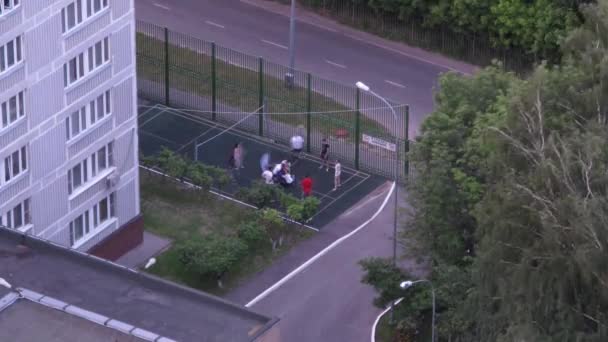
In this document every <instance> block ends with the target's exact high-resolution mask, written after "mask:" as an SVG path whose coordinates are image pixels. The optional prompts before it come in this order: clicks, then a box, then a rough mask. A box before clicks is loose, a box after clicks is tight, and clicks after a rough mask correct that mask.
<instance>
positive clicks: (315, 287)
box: [228, 184, 412, 342]
mask: <svg viewBox="0 0 608 342" xmlns="http://www.w3.org/2000/svg"><path fill="white" fill-rule="evenodd" d="M388 185H390V184H388ZM389 188H390V186H385V187H383V188H381V189H380V190H379V191H377V192H376V193H375V194H373V195H371V196H369V197H368V198H367V199H364V200H362V201H361V203H359V204H358V205H356V206H355V207H353V209H352V210H351V211H349V212H347V213H346V214H345V216H342V217H340V218H338V219H337V220H336V221H335V222H334V223H332V224H331V225H330V226H329V227H325V230H326V231H327V235H330V234H331V235H332V236H331V237H330V236H323V235H322V234H320V235H319V236H318V237H316V238H313V239H311V240H310V241H309V242H306V243H303V244H302V245H300V246H298V247H297V248H296V249H294V251H293V253H290V254H289V255H288V256H287V257H286V258H284V259H282V260H280V262H279V263H277V264H276V265H273V267H271V268H270V269H268V270H267V272H263V273H262V274H260V275H259V276H257V277H255V278H254V279H252V280H251V281H250V284H248V285H245V286H243V287H242V288H240V289H237V290H236V291H234V292H233V293H231V294H229V296H228V298H229V299H231V300H235V301H237V302H239V303H245V302H246V301H247V300H248V298H249V300H250V299H251V298H253V297H252V295H253V294H255V293H256V292H258V293H260V292H263V291H260V289H261V288H262V287H263V286H262V284H264V286H272V285H271V283H272V281H271V280H272V279H276V278H278V277H279V276H280V274H287V273H289V269H290V268H291V269H295V268H297V267H298V266H299V264H298V263H301V262H304V261H305V260H303V259H305V258H304V255H310V254H313V253H314V252H315V251H319V250H322V249H323V247H322V246H320V245H323V244H325V245H328V244H330V243H331V242H332V238H333V239H334V240H335V239H337V238H339V237H341V236H343V235H345V234H347V233H349V232H351V231H352V230H353V229H355V228H357V225H359V224H361V223H363V222H365V221H366V220H369V218H370V217H371V216H372V215H374V213H375V212H376V211H377V210H378V208H379V207H380V206H381V205H382V203H383V202H384V200H385V199H386V197H387V195H388V190H389ZM399 197H400V198H401V197H402V196H399ZM404 202H405V200H404V199H402V200H401V201H400V204H399V206H400V207H402V206H404V205H405V204H404ZM393 208H394V206H393V197H392V196H391V198H390V199H388V201H387V204H386V206H385V207H384V210H382V211H381V212H380V213H379V215H378V216H376V217H375V218H374V219H373V220H372V221H371V222H370V223H369V224H368V225H366V226H365V227H364V228H362V229H361V230H360V231H358V232H357V233H355V234H354V235H352V236H351V237H349V238H348V239H345V240H343V241H342V242H341V243H340V244H338V245H337V246H336V247H335V248H333V249H331V250H329V251H328V252H327V253H325V254H324V255H322V256H321V257H319V258H318V259H316V260H315V261H314V262H312V263H310V264H309V266H308V267H306V268H305V269H303V270H302V271H301V272H299V273H297V274H295V275H293V276H292V277H290V279H289V280H287V281H286V282H284V283H283V284H282V285H281V286H280V287H278V288H276V289H275V290H274V291H272V292H270V293H269V294H267V296H265V297H263V298H262V299H260V300H259V301H256V302H255V303H254V304H253V305H251V306H250V307H251V308H252V309H254V310H255V311H258V312H260V313H263V314H267V315H273V316H276V317H279V318H280V319H281V335H282V336H281V337H282V338H283V340H285V341H290V342H300V341H302V342H305V341H306V342H308V341H336V342H339V341H345V342H346V341H348V342H356V341H362V342H363V341H369V338H370V331H371V327H372V324H373V322H374V319H375V318H376V316H377V315H378V314H379V313H380V311H381V310H380V309H378V308H376V307H374V306H373V304H372V301H373V298H374V297H375V296H376V293H375V291H374V290H373V289H372V288H371V287H369V286H367V285H364V284H362V283H361V277H362V276H363V272H362V269H361V267H360V266H359V264H358V262H359V261H360V260H361V259H364V258H367V257H372V256H378V257H390V256H391V255H392V235H393ZM306 260H307V259H306ZM275 266H277V267H276V268H275ZM409 266H412V265H409ZM277 280H279V279H276V280H275V281H277Z"/></svg>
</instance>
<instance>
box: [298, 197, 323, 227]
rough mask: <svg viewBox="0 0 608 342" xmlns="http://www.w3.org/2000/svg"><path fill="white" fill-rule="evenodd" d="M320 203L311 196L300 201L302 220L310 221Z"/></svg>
mask: <svg viewBox="0 0 608 342" xmlns="http://www.w3.org/2000/svg"><path fill="white" fill-rule="evenodd" d="M320 204H321V201H320V200H319V199H318V198H316V197H313V196H309V197H306V198H304V199H303V200H302V206H303V210H302V220H304V221H308V220H310V219H311V218H312V217H313V216H314V215H315V214H316V213H317V210H319V205H320Z"/></svg>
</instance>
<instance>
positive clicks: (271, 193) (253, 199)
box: [236, 181, 281, 209]
mask: <svg viewBox="0 0 608 342" xmlns="http://www.w3.org/2000/svg"><path fill="white" fill-rule="evenodd" d="M280 193H281V190H280V189H278V188H277V187H275V186H272V185H268V184H264V183H263V182H260V181H256V182H254V183H253V184H252V185H251V187H249V188H248V189H245V188H241V189H239V190H238V191H237V194H236V196H237V197H238V198H240V199H241V200H243V201H245V202H247V203H249V204H252V205H254V206H256V207H258V208H260V209H261V208H270V207H273V206H275V205H276V202H277V199H278V198H279V196H280V195H279V194H280Z"/></svg>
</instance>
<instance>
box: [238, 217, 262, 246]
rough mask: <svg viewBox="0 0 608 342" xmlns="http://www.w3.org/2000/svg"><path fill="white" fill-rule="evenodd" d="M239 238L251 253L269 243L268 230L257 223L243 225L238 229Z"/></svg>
mask: <svg viewBox="0 0 608 342" xmlns="http://www.w3.org/2000/svg"><path fill="white" fill-rule="evenodd" d="M238 236H239V238H240V239H241V240H242V241H243V242H244V243H245V244H246V245H247V248H248V249H249V251H250V252H252V251H255V250H258V249H260V248H261V247H263V246H264V245H266V244H267V243H268V241H269V237H268V233H267V232H266V228H265V227H264V226H262V225H261V224H259V223H258V222H255V221H254V222H245V223H243V224H241V225H240V226H239V228H238Z"/></svg>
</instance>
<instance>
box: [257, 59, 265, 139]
mask: <svg viewBox="0 0 608 342" xmlns="http://www.w3.org/2000/svg"><path fill="white" fill-rule="evenodd" d="M259 64H260V66H259V71H258V72H259V87H260V94H259V95H260V98H259V102H258V106H259V107H260V115H258V120H259V128H258V134H259V135H260V136H264V112H265V108H264V59H263V58H262V57H260V58H259Z"/></svg>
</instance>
